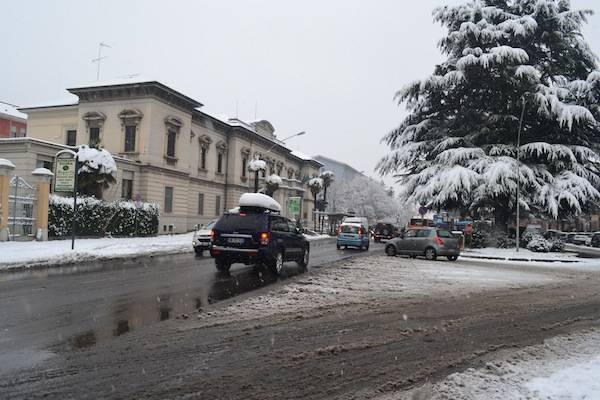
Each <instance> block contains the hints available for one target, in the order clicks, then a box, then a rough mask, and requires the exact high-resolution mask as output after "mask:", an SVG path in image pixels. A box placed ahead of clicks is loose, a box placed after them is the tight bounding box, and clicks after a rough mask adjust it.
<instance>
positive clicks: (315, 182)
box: [308, 177, 323, 230]
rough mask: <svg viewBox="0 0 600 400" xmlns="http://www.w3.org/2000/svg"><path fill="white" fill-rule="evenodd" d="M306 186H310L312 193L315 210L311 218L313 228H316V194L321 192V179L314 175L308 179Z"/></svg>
mask: <svg viewBox="0 0 600 400" xmlns="http://www.w3.org/2000/svg"><path fill="white" fill-rule="evenodd" d="M308 187H309V188H310V192H311V193H312V195H313V202H314V206H313V207H314V212H315V218H313V225H314V229H315V230H317V218H316V215H317V195H318V194H319V193H320V192H321V190H322V189H323V179H321V178H319V177H314V178H312V179H310V180H309V181H308Z"/></svg>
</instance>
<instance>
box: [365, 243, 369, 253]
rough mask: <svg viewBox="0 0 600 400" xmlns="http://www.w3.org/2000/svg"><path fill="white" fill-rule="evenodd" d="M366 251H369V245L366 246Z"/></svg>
mask: <svg viewBox="0 0 600 400" xmlns="http://www.w3.org/2000/svg"><path fill="white" fill-rule="evenodd" d="M365 251H369V244H368V243H367V245H366V246H365Z"/></svg>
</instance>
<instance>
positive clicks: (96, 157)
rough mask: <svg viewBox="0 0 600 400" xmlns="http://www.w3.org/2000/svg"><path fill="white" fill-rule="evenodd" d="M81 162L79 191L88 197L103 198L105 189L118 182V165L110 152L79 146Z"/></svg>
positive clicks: (78, 154)
mask: <svg viewBox="0 0 600 400" xmlns="http://www.w3.org/2000/svg"><path fill="white" fill-rule="evenodd" d="M77 159H78V161H79V165H80V167H79V172H78V174H79V177H78V179H79V183H78V186H79V190H80V191H81V193H83V194H84V195H87V196H94V197H96V198H98V199H101V198H102V192H103V190H104V189H108V187H109V185H110V184H111V183H114V182H115V181H116V179H115V174H116V173H117V164H116V163H115V160H114V159H113V157H112V155H111V154H110V152H108V150H106V149H101V148H94V147H89V146H86V145H82V146H79V149H78V151H77Z"/></svg>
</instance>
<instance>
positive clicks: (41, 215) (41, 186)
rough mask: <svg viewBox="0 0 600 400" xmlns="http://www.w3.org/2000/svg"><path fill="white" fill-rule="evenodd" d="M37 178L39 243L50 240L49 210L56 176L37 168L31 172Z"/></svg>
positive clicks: (37, 237) (36, 222) (36, 220)
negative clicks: (53, 181) (52, 185)
mask: <svg viewBox="0 0 600 400" xmlns="http://www.w3.org/2000/svg"><path fill="white" fill-rule="evenodd" d="M31 174H32V175H33V176H34V177H35V178H37V193H36V197H37V207H36V212H37V214H36V217H35V227H36V234H35V238H36V240H39V241H45V240H48V208H49V204H50V203H49V201H50V182H52V177H53V176H54V174H53V173H52V172H51V171H50V170H48V169H46V168H37V169H35V170H33V171H32V172H31Z"/></svg>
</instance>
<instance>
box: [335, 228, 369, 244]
mask: <svg viewBox="0 0 600 400" xmlns="http://www.w3.org/2000/svg"><path fill="white" fill-rule="evenodd" d="M369 243H370V239H369V230H368V229H367V227H366V226H364V225H362V224H358V223H343V224H341V225H340V227H339V228H338V235H337V240H336V246H337V248H338V250H339V249H341V248H342V247H344V248H348V247H356V248H359V249H361V250H369Z"/></svg>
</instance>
